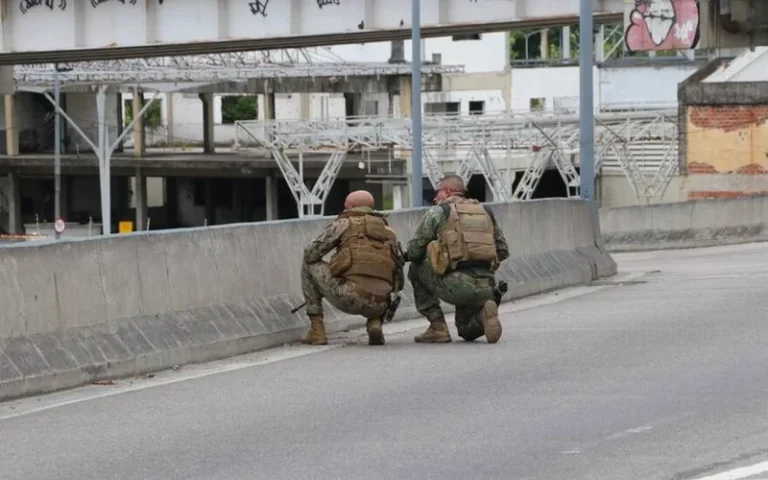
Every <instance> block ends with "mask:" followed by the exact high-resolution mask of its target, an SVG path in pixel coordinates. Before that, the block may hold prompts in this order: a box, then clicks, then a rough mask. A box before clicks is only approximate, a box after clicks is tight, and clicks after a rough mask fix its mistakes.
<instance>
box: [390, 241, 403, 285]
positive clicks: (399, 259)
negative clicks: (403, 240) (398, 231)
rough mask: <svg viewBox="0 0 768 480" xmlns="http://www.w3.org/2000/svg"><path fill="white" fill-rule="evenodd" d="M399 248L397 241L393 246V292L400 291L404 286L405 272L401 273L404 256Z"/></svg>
mask: <svg viewBox="0 0 768 480" xmlns="http://www.w3.org/2000/svg"><path fill="white" fill-rule="evenodd" d="M400 248H401V247H400V242H397V244H396V245H395V247H394V248H393V250H394V255H395V275H394V281H393V282H392V290H393V291H395V292H399V291H401V290H402V289H403V287H404V286H405V274H404V273H403V266H405V257H404V256H403V252H402V251H401V250H400Z"/></svg>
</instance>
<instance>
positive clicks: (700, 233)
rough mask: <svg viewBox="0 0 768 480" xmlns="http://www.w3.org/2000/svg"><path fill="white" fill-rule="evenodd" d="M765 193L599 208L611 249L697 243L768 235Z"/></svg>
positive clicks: (739, 240)
mask: <svg viewBox="0 0 768 480" xmlns="http://www.w3.org/2000/svg"><path fill="white" fill-rule="evenodd" d="M767 214H768V197H763V196H761V197H745V198H735V199H717V200H692V201H687V202H679V203H663V204H657V205H648V206H633V207H618V208H606V209H602V210H600V225H601V228H602V233H603V239H604V241H605V246H606V249H608V250H609V251H612V252H627V251H643V250H662V249H676V248H698V247H709V246H716V245H729V244H738V243H751V242H762V241H765V240H768V230H766V223H767V222H766V220H767V218H766V215H767Z"/></svg>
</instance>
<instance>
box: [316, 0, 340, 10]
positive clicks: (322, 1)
mask: <svg viewBox="0 0 768 480" xmlns="http://www.w3.org/2000/svg"><path fill="white" fill-rule="evenodd" d="M340 4H341V0H317V8H320V9H322V8H323V7H325V6H326V5H340Z"/></svg>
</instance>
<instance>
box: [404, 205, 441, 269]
mask: <svg viewBox="0 0 768 480" xmlns="http://www.w3.org/2000/svg"><path fill="white" fill-rule="evenodd" d="M442 214H443V210H442V208H440V207H432V208H430V209H429V210H427V213H426V214H425V215H424V218H422V219H421V223H419V226H418V227H416V231H415V232H413V238H411V241H410V242H408V252H407V254H408V261H410V262H414V263H420V262H421V261H422V260H424V258H425V257H426V256H427V245H428V244H429V242H431V241H432V240H436V239H437V225H438V223H439V222H440V219H441V215H442Z"/></svg>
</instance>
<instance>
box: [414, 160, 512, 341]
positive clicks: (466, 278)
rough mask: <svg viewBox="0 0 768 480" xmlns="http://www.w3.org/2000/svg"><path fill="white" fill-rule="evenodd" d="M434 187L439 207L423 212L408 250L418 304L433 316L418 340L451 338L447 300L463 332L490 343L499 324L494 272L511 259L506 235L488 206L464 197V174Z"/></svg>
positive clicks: (421, 310)
mask: <svg viewBox="0 0 768 480" xmlns="http://www.w3.org/2000/svg"><path fill="white" fill-rule="evenodd" d="M436 190H437V191H436V195H435V204H436V206H434V207H432V208H430V209H429V210H428V211H427V213H426V214H425V215H424V218H423V219H422V221H421V224H420V225H419V226H418V228H417V229H416V232H414V235H413V239H412V240H411V241H410V242H409V244H408V251H407V253H406V256H407V260H408V261H410V262H411V266H410V267H409V269H408V279H409V280H410V281H411V284H412V285H413V294H414V298H415V301H416V308H417V310H418V311H419V313H421V314H422V315H424V316H425V317H426V318H427V320H429V328H427V330H426V331H425V332H424V333H423V334H421V335H418V336H417V337H416V338H415V339H414V340H415V341H416V342H419V343H448V342H451V334H450V332H449V331H448V326H447V325H446V323H445V316H444V314H443V311H442V309H441V308H440V300H443V301H444V302H447V303H449V304H452V305H455V306H456V329H457V330H458V333H459V336H461V337H462V338H463V339H465V340H467V341H473V340H475V339H477V338H480V337H481V336H483V335H485V338H486V340H487V341H488V343H496V342H498V341H499V339H500V338H501V323H500V321H499V313H498V304H497V302H496V301H494V288H495V279H494V272H495V271H496V269H497V268H498V266H499V264H500V263H501V262H502V261H504V260H505V259H506V258H508V257H509V248H508V246H507V242H506V239H505V238H504V233H503V232H502V231H501V228H499V225H498V223H497V222H496V219H495V218H494V216H493V214H492V212H491V210H490V209H488V208H485V207H484V206H483V205H482V204H480V203H479V202H478V201H476V200H469V199H467V198H465V195H466V188H465V186H464V181H463V180H462V179H461V177H459V176H457V175H449V176H446V177H444V178H443V179H442V180H441V181H440V183H438V185H437V188H436Z"/></svg>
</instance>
